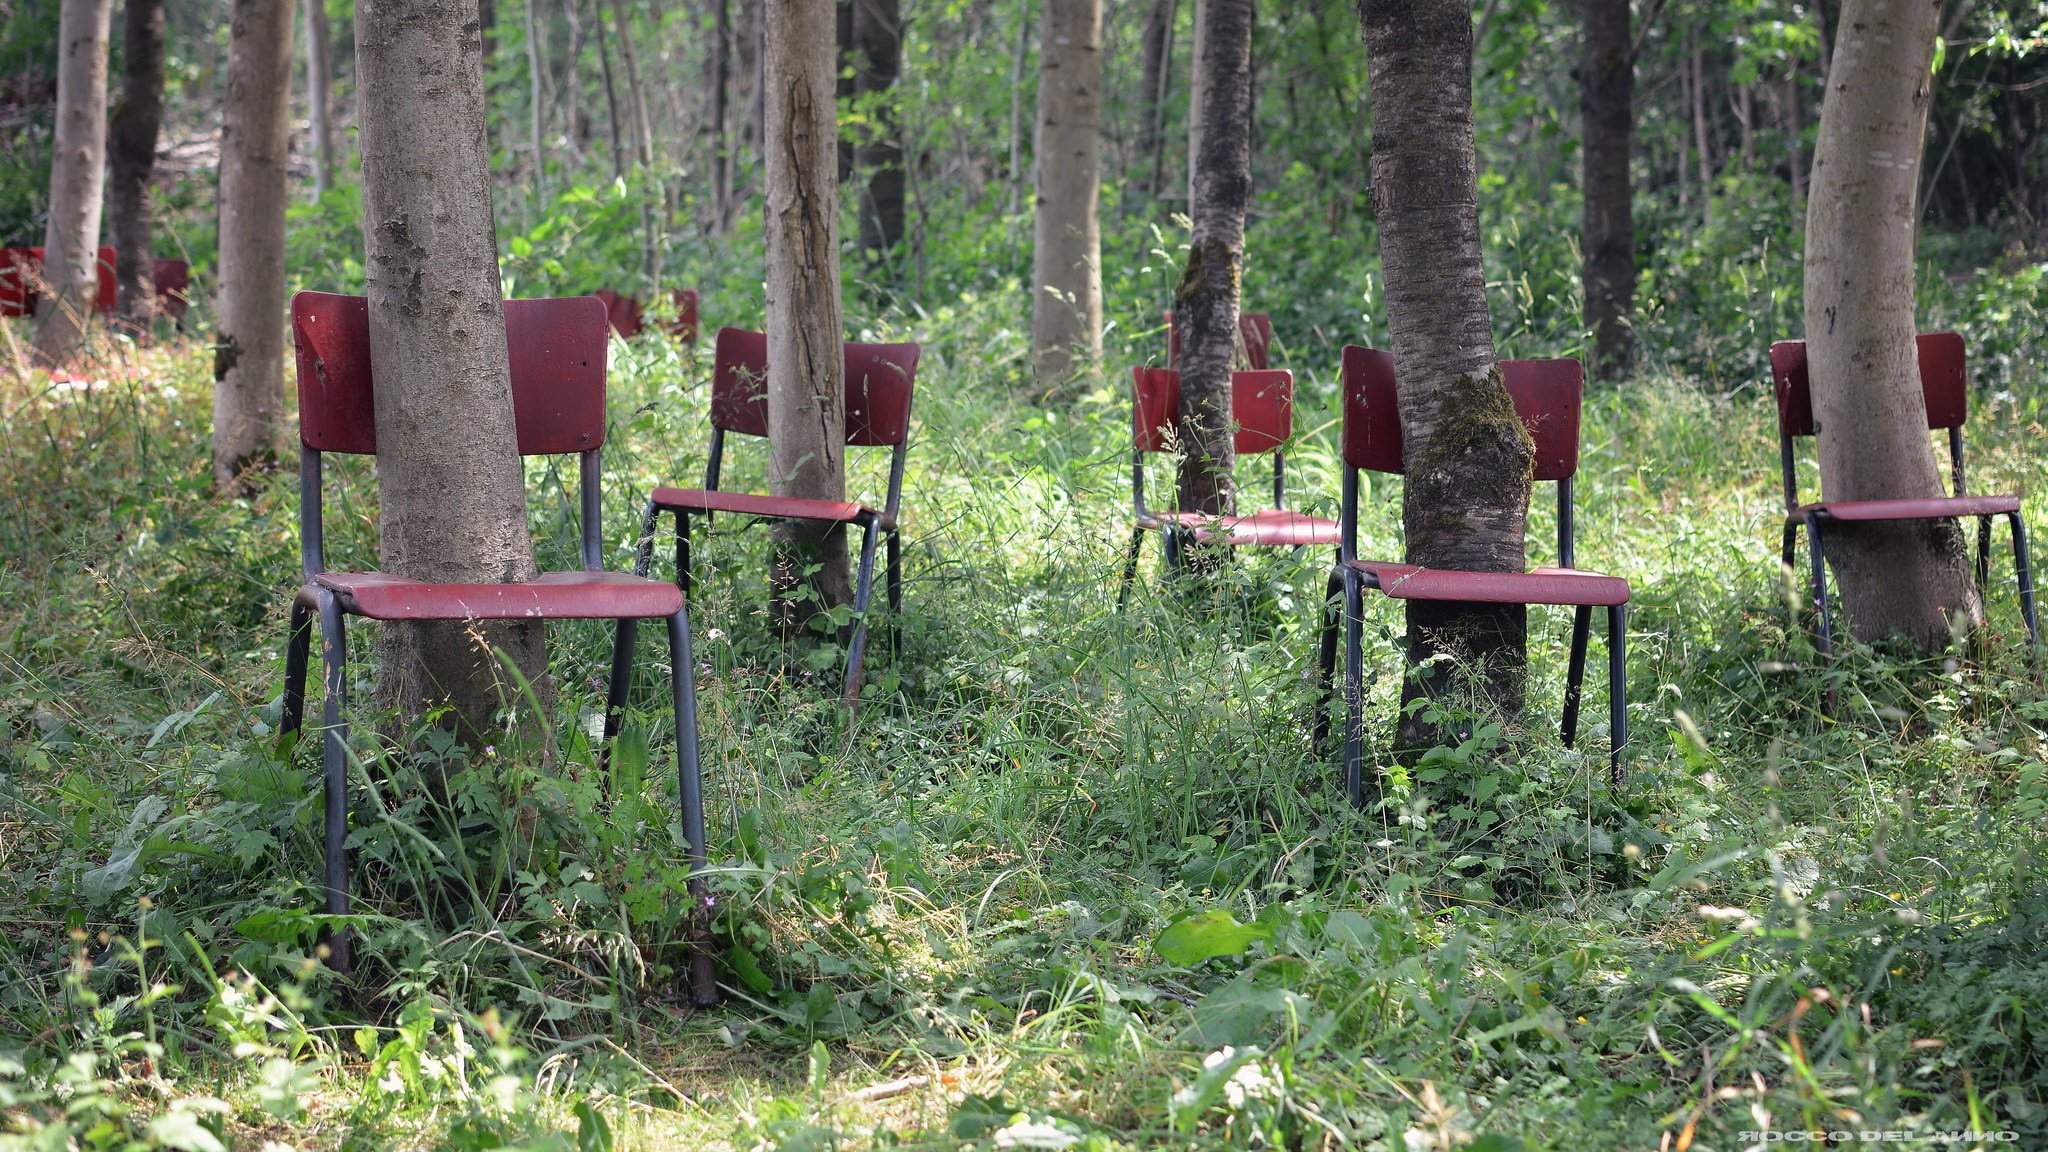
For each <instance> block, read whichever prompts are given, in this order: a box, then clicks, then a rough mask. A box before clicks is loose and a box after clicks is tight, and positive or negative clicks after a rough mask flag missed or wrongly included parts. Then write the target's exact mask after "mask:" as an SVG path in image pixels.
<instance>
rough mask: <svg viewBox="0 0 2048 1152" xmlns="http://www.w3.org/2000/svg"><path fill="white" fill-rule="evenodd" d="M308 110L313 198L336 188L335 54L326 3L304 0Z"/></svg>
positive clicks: (323, 1) (319, 0) (324, 1)
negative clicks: (330, 35) (311, 139)
mask: <svg viewBox="0 0 2048 1152" xmlns="http://www.w3.org/2000/svg"><path fill="white" fill-rule="evenodd" d="M305 6H306V108H307V119H308V121H309V122H310V126H311V128H312V131H313V196H314V197H315V198H316V199H317V198H319V197H321V196H325V195H327V190H328V189H329V188H332V187H334V51H333V48H332V47H331V46H330V44H329V42H328V41H329V37H328V34H327V0H305Z"/></svg>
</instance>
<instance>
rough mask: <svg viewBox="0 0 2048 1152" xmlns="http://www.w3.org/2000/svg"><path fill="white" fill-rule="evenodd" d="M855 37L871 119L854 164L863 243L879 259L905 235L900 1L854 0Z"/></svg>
mask: <svg viewBox="0 0 2048 1152" xmlns="http://www.w3.org/2000/svg"><path fill="white" fill-rule="evenodd" d="M853 42H854V48H855V51H856V53H857V54H858V57H859V60H858V67H857V69H856V71H855V72H854V76H853V93H854V97H855V98H856V99H858V100H861V101H862V102H863V103H864V104H866V105H868V112H869V114H870V115H871V116H872V117H873V119H872V121H871V122H870V123H869V124H868V125H867V126H866V127H865V128H863V129H862V130H861V133H860V135H859V136H857V137H856V138H855V144H854V150H853V167H854V172H855V173H856V176H857V177H858V174H861V173H865V174H866V177H867V188H866V192H865V194H864V195H863V196H862V197H861V203H860V246H861V248H862V250H863V251H866V252H867V253H869V255H870V256H871V257H873V258H875V259H877V260H879V259H881V258H883V257H886V256H887V255H888V253H889V251H890V250H891V249H893V248H895V247H896V245H897V244H898V243H899V242H900V241H901V240H902V239H903V147H902V144H901V143H900V142H899V141H898V139H897V136H896V133H897V123H896V109H895V106H894V104H893V103H892V101H893V100H894V98H895V90H896V78H897V76H898V75H899V74H900V73H901V72H902V70H903V14H902V7H901V5H900V4H899V2H898V0H853Z"/></svg>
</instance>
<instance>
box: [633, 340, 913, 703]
mask: <svg viewBox="0 0 2048 1152" xmlns="http://www.w3.org/2000/svg"><path fill="white" fill-rule="evenodd" d="M715 348H716V350H715V352H714V354H713V360H712V369H711V461H710V463H709V464H708V465H706V466H705V469H704V487H702V488H656V489H655V490H654V494H653V495H652V496H651V497H650V498H649V499H648V502H647V512H646V515H645V517H644V518H643V519H642V521H641V525H640V557H639V562H638V563H637V564H636V565H635V567H634V571H635V572H637V573H639V574H640V575H642V576H645V575H646V574H647V571H648V569H649V568H651V567H652V566H653V562H654V527H655V523H656V521H658V520H659V519H660V517H661V514H662V513H664V512H670V513H674V514H675V518H676V583H678V584H679V585H681V586H682V589H683V594H684V596H686V597H687V596H688V595H689V592H690V518H691V517H693V516H704V517H707V518H708V517H710V516H711V515H712V514H713V513H716V512H730V513H733V514H735V515H739V516H753V517H758V518H760V519H764V520H810V521H816V522H821V523H836V524H857V525H859V526H860V528H861V532H862V535H861V545H860V568H859V570H858V573H857V576H856V579H855V584H854V592H853V615H854V626H853V637H852V639H851V640H850V641H849V642H848V644H847V652H846V679H845V683H844V686H843V689H842V691H843V692H844V695H845V699H846V703H847V704H848V705H849V706H850V705H853V704H854V703H856V702H857V701H858V700H859V698H860V683H861V661H862V658H863V655H864V653H865V650H866V646H867V628H868V616H867V612H868V600H869V599H870V597H871V595H872V593H873V592H874V584H875V537H876V535H877V534H878V533H879V534H880V535H882V536H884V537H886V538H887V540H888V565H889V614H890V616H891V618H894V617H895V616H897V615H899V614H901V612H902V611H903V568H902V554H901V545H900V541H899V536H898V531H897V524H896V515H897V511H898V507H899V505H900V503H901V500H902V497H903V461H904V455H905V452H906V450H907V449H908V446H909V442H910V402H911V397H912V393H913V392H914V390H915V387H916V384H917V359H918V354H919V352H920V349H919V348H918V346H917V345H915V344H848V345H846V442H847V443H848V444H851V445H855V446H857V447H878V448H879V447H887V448H889V449H890V457H889V492H888V496H887V498H886V499H885V501H884V502H883V504H882V507H880V508H872V507H869V506H868V505H865V504H857V503H853V502H851V501H836V500H805V499H798V498H796V497H787V496H757V495H753V494H750V493H745V492H726V491H722V490H720V488H719V487H718V481H719V468H720V466H721V465H722V464H723V462H724V460H725V434H726V433H728V432H737V433H740V434H742V435H746V436H766V435H768V337H767V336H766V335H764V334H762V333H760V332H748V331H746V330H744V329H740V328H720V329H719V330H718V337H717V342H716V346H715Z"/></svg>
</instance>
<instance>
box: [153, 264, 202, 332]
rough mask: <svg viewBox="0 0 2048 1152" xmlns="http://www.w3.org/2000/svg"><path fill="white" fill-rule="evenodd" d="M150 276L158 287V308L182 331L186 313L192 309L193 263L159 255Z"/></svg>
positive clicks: (159, 312)
mask: <svg viewBox="0 0 2048 1152" xmlns="http://www.w3.org/2000/svg"><path fill="white" fill-rule="evenodd" d="M150 278H151V280H152V281H153V283H154V285H155V287H156V310H157V312H158V314H160V315H163V316H168V317H170V318H171V322H172V323H174V324H176V325H177V326H178V328H179V330H180V331H183V330H184V327H185V313H187V312H189V311H191V310H192V265H190V264H188V263H186V262H185V261H183V260H175V259H169V258H165V257H159V258H158V259H157V260H156V262H155V263H154V264H152V265H151V266H150Z"/></svg>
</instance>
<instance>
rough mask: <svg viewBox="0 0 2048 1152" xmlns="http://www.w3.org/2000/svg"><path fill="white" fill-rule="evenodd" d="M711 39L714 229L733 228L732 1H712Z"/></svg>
mask: <svg viewBox="0 0 2048 1152" xmlns="http://www.w3.org/2000/svg"><path fill="white" fill-rule="evenodd" d="M713 3H714V6H715V8H716V12H717V15H716V17H715V23H714V25H713V33H712V41H711V141H712V143H711V232H712V234H713V235H715V236H723V235H725V233H726V230H727V229H729V228H731V227H732V111H731V104H730V101H729V97H728V94H727V91H728V89H729V88H730V87H731V85H732V0H713Z"/></svg>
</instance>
